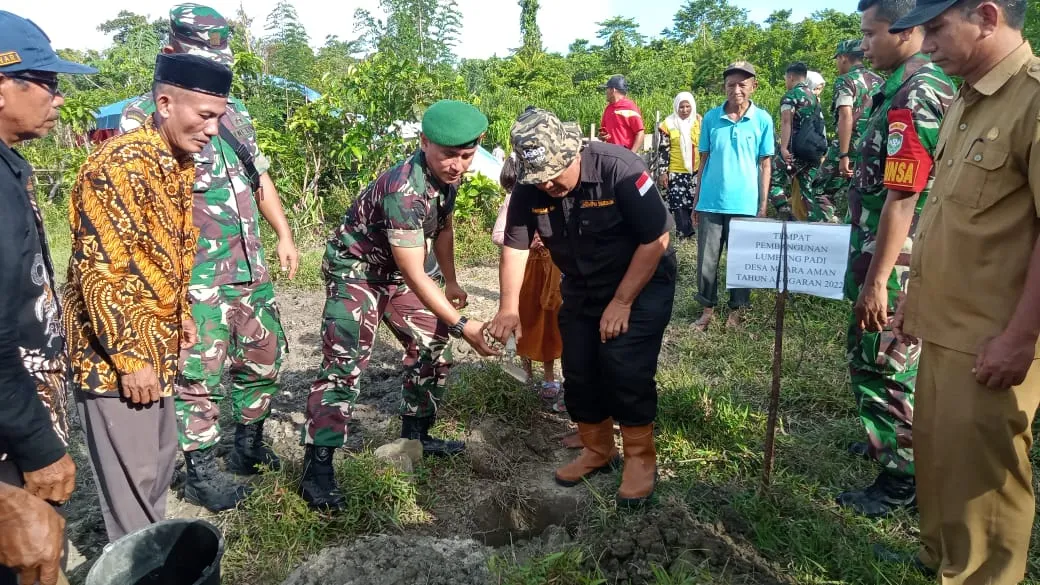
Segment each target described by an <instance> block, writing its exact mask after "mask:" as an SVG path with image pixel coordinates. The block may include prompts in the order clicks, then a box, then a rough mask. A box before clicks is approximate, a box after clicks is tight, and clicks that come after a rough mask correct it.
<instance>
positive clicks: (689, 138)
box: [664, 91, 697, 173]
mask: <svg viewBox="0 0 1040 585" xmlns="http://www.w3.org/2000/svg"><path fill="white" fill-rule="evenodd" d="M683 102H690V108H691V111H690V115H689V117H687V118H686V119H685V120H683V119H682V118H680V117H679V104H681V103H683ZM696 119H697V100H695V99H693V94H692V93H690V92H688V91H684V92H681V93H679V95H677V96H675V101H673V102H672V114H671V115H670V116H668V117H667V118H665V120H664V121H665V123H666V124H668V127H669V128H674V129H675V130H678V131H679V147H680V148H681V149H682V158H683V163H684V164H686V170H687V171H689V172H691V173H692V172H693V121H694V120H696Z"/></svg>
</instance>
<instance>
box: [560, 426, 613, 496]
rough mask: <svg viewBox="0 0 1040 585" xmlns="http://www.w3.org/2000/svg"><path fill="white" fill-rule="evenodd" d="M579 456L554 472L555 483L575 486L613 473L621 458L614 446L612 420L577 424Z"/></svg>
mask: <svg viewBox="0 0 1040 585" xmlns="http://www.w3.org/2000/svg"><path fill="white" fill-rule="evenodd" d="M578 436H579V437H581V444H582V447H583V448H582V450H581V454H580V455H578V458H577V459H575V460H574V461H571V462H570V463H568V464H567V465H564V466H563V467H560V468H559V469H557V470H556V473H555V478H556V483H558V484H560V485H562V486H564V487H572V486H576V485H578V484H579V483H581V482H582V480H584V479H585V478H587V477H590V476H592V475H595V474H597V473H603V472H606V471H614V470H616V469H617V468H618V467H620V465H621V457H620V456H619V455H618V451H617V447H616V446H615V445H614V420H613V419H610V418H608V419H607V420H605V421H603V422H601V423H596V424H589V423H578Z"/></svg>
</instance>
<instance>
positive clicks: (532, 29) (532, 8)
mask: <svg viewBox="0 0 1040 585" xmlns="http://www.w3.org/2000/svg"><path fill="white" fill-rule="evenodd" d="M519 3H520V32H521V34H522V35H523V39H524V44H523V47H521V49H520V51H521V52H523V53H525V54H531V53H541V52H542V50H543V49H542V30H541V29H540V28H538V0H519Z"/></svg>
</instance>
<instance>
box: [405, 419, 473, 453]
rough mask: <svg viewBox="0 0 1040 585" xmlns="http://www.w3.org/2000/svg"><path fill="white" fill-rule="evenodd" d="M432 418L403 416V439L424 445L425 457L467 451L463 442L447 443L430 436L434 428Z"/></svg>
mask: <svg viewBox="0 0 1040 585" xmlns="http://www.w3.org/2000/svg"><path fill="white" fill-rule="evenodd" d="M433 421H434V417H432V416H424V417H419V416H402V417H401V438H402V439H415V440H417V441H420V442H421V443H422V450H423V455H441V456H446V455H458V454H460V453H462V452H463V451H465V450H466V444H465V443H463V442H462V441H445V440H444V439H435V438H434V437H431V436H430V427H432V426H433Z"/></svg>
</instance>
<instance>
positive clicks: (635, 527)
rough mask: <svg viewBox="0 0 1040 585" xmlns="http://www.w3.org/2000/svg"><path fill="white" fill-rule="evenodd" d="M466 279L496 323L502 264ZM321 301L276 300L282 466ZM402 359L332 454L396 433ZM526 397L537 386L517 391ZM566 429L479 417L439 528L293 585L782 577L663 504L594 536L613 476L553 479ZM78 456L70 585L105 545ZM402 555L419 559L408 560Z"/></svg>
mask: <svg viewBox="0 0 1040 585" xmlns="http://www.w3.org/2000/svg"><path fill="white" fill-rule="evenodd" d="M459 280H460V282H462V283H463V286H464V287H465V288H466V290H467V291H468V292H469V295H470V296H469V303H470V306H469V308H468V309H467V314H469V315H471V317H475V318H478V319H487V318H490V317H491V316H492V315H493V314H494V311H495V309H496V307H497V293H496V292H495V291H496V290H497V288H498V280H497V271H496V270H495V268H494V267H474V268H467V269H463V270H461V271H460V274H459ZM324 300H325V299H324V294H323V293H322V292H320V291H301V290H294V289H288V288H285V287H283V288H281V289H280V290H279V292H278V302H279V305H280V308H281V313H282V322H283V326H284V327H285V330H286V333H287V336H288V340H289V349H290V353H289V356H288V358H287V361H286V363H285V365H284V368H283V373H282V377H281V389H280V393H279V395H278V397H277V398H276V400H275V401H274V405H273V412H272V416H271V417H270V419H269V420H268V422H267V423H266V426H265V433H266V435H267V439H268V440H269V441H270V442H272V443H273V445H274V448H275V450H276V451H277V452H278V453H279V454H280V455H281V456H282V457H283V458H285V459H290V460H292V459H296V460H298V459H300V458H302V455H303V449H302V447H301V446H300V445H299V427H300V425H301V424H302V423H303V421H304V414H303V413H304V412H305V405H306V399H307V393H308V390H309V387H310V383H311V381H312V380H313V379H314V377H315V375H316V374H317V370H318V366H319V364H320V361H321V339H320V336H319V331H320V325H321V313H322V307H323V306H324ZM400 359H401V354H400V348H399V346H398V345H397V343H396V341H395V340H394V339H393V337H392V336H391V335H390V334H389V333H388V332H386V331H381V332H380V338H379V342H378V343H377V344H376V347H375V349H374V352H373V356H372V360H371V363H370V366H369V368H368V369H367V371H366V372H365V373H364V374H363V376H362V381H361V386H362V394H361V397H360V399H359V402H358V405H357V407H356V409H355V412H354V418H353V420H352V421H351V423H350V427H349V438H348V440H347V445H346V448H345V449H343V450H341V451H340V453H339V454H338V455H337V456H340V457H345V456H349V453H348V452H349V451H351V450H359V449H362V448H366V447H368V448H375V447H378V446H379V445H382V444H385V443H387V442H390V441H392V440H393V439H394V438H396V436H397V433H398V432H399V430H400V423H399V418H398V407H399V401H400ZM455 362H456V364H457V365H458V368H474V367H486V366H482V365H480V364H478V363H477V362H478V360H477V358H476V356H475V355H474V354H472V353H471V352H466V351H456V352H455ZM558 369H559V364H557V371H558ZM502 375H505V374H502ZM518 391H533V390H523V389H521V388H519V387H518ZM221 418H222V420H223V421H224V422H225V424H226V426H225V428H227V429H230V428H232V424H233V423H232V421H231V420H230V413H229V412H224V413H222V417H221ZM571 428H572V426H571V423H570V422H569V420H567V419H566V418H565V417H561V416H559V415H556V414H554V413H552V412H551V411H549V409H548V408H546V409H545V412H543V413H541V414H540V416H538V417H537V418H536V420H534V422H533V423H525V424H522V425H518V424H510V422H509V421H503V420H501V419H500V418H495V419H489V420H483V421H477V423H476V424H475V425H473V427H472V430H471V431H470V432H469V434H468V435H467V436H466V437H465V438H466V441H467V445H468V452H467V454H466V456H465V457H464V458H463V459H461V460H459V461H457V462H456V463H454V464H453V465H452V466H451V468H450V470H449V472H448V473H445V474H443V476H438V477H436V478H435V480H434V481H435V482H436V483H434V484H433V485H435V486H436V489H437V494H436V497H433V498H430V501H429V504H428V508H429V511H430V513H431V515H432V517H433V518H434V519H435V520H434V522H433V523H431V524H429V525H423V526H421V527H418V528H414V529H409V530H408V531H406V532H405V533H404V534H395V535H392V536H391V535H376V536H372V537H366V538H363V539H359V540H357V541H355V542H353V543H350V544H348V545H346V546H338V547H333V548H330V549H327V550H326V551H323V552H322V553H320V554H318V555H316V556H315V557H313V558H312V559H309V560H308V561H307V562H305V563H303V564H302V565H301V567H300V568H299V569H298V570H297V571H296V572H294V573H293V575H292V576H291V577H290V579H289V580H288V581H286V585H326V584H327V585H346V584H351V585H389V584H391V583H430V584H433V583H452V584H456V583H457V584H461V585H468V584H470V583H472V584H474V585H478V584H482V583H487V582H488V581H489V577H488V573H487V569H486V561H487V559H488V558H489V557H490V555H492V554H498V555H502V556H505V557H507V558H510V559H514V560H518V561H522V560H523V559H525V558H534V557H538V556H542V555H545V554H549V553H551V552H555V551H558V550H562V549H564V548H567V547H571V546H575V545H582V546H583V548H585V550H586V551H588V556H587V558H588V561H587V562H589V563H594V564H596V565H598V566H599V568H600V569H601V570H603V571H604V572H605V573H606V575H608V577H609V579H610V581H609V582H610V583H633V584H634V583H644V582H647V578H648V577H649V575H650V570H651V569H650V565H651V563H653V564H655V565H657V566H661V567H663V568H665V569H668V568H677V567H678V566H679V565H680V564H682V563H686V564H688V565H689V566H690V567H693V568H695V569H697V570H706V571H708V572H710V573H711V574H712V575H718V576H719V577H720V579H719V581H718V582H720V583H723V582H728V583H739V584H745V583H747V584H750V583H762V584H769V585H773V584H776V583H781V582H783V581H781V580H778V579H777V578H776V577H775V576H773V575H774V573H773V571H772V570H771V569H770V568H769V567H768V565H767V563H766V562H765V561H763V560H762V559H761V558H760V557H758V556H757V555H756V554H755V552H754V550H753V549H751V548H750V547H747V546H746V545H742V544H739V543H738V542H736V541H734V540H733V539H731V538H730V537H729V536H727V535H726V534H725V531H724V530H722V529H721V528H718V527H713V526H706V525H703V524H700V523H698V522H696V521H695V520H693V519H692V518H690V517H689V516H688V515H687V514H686V513H685V512H684V511H683V510H671V509H666V508H662V509H661V510H659V511H656V512H652V513H650V514H647V515H629V516H624V517H622V518H621V519H620V521H619V522H620V523H619V524H617V525H616V526H614V527H613V528H609V529H608V528H603V529H600V528H596V529H591V528H589V525H590V523H589V522H588V521H587V520H588V518H589V516H590V515H591V514H594V513H595V508H596V506H597V505H598V504H597V501H598V500H601V499H602V498H604V497H606V498H607V499H608V500H609V499H610V496H611V494H612V492H613V491H614V490H616V488H617V483H618V481H619V478H618V477H617V475H616V474H608V475H602V476H599V477H597V478H595V479H594V480H593V481H592V482H591V485H590V486H588V487H578V488H572V489H567V488H561V487H559V486H557V485H556V484H555V483H554V482H553V480H552V470H553V468H554V467H556V466H558V465H560V464H562V463H564V462H566V461H568V460H569V459H570V458H572V457H574V456H575V455H576V454H577V451H574V450H568V449H565V448H563V447H562V446H561V445H560V441H559V439H560V438H561V437H562V436H564V435H566V434H567V433H568V432H569V431H570V429H571ZM231 434H232V433H229V432H225V433H224V438H225V441H224V443H222V445H221V447H220V450H221V451H227V450H228V449H229V448H230V446H231V445H230V440H231ZM79 436H80V435H79V434H78V433H77V434H76V437H77V438H78V437H79ZM73 454H74V457H75V459H76V462H77V464H78V466H79V474H78V477H77V491H76V493H75V495H74V496H73V498H72V500H71V501H70V502H69V504H68V505H67V508H68V510H67V512H66V513H67V517H68V518H69V522H68V527H69V528H68V533H69V536H70V540H71V542H72V545H73V551H72V554H71V556H70V565H69V577H70V580H71V581H72V583H73V584H76V583H82V582H83V579H84V578H85V576H86V573H87V571H88V570H89V568H90V566H91V564H92V562H93V561H94V560H95V559H96V558H97V557H98V556H99V555H100V554H101V549H102V547H103V545H104V542H105V540H106V538H105V532H104V526H103V523H102V520H101V515H100V511H99V508H98V500H97V494H96V488H95V485H94V480H93V477H92V474H91V471H90V467H89V462H88V459H87V456H86V451H85V448H84V447H83V445H82V444H75V445H74V448H73ZM176 487H177V486H176V485H175V486H174V488H171V492H170V497H169V500H168V513H167V515H168V516H169V517H182V518H183V517H202V518H211V519H212V518H213V515H212V514H210V513H209V512H207V511H206V510H204V509H201V508H199V507H197V506H193V505H191V504H188V503H186V502H184V501H183V500H181V499H180V497H179V496H178V492H177V489H176ZM216 520H217V521H219V518H218V519H216ZM413 555H414V556H413ZM402 558H409V559H412V561H411V562H407V563H405V562H401V559H402ZM590 566H591V565H590ZM722 577H725V579H722ZM231 585H240V584H231ZM241 585H244V584H241Z"/></svg>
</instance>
